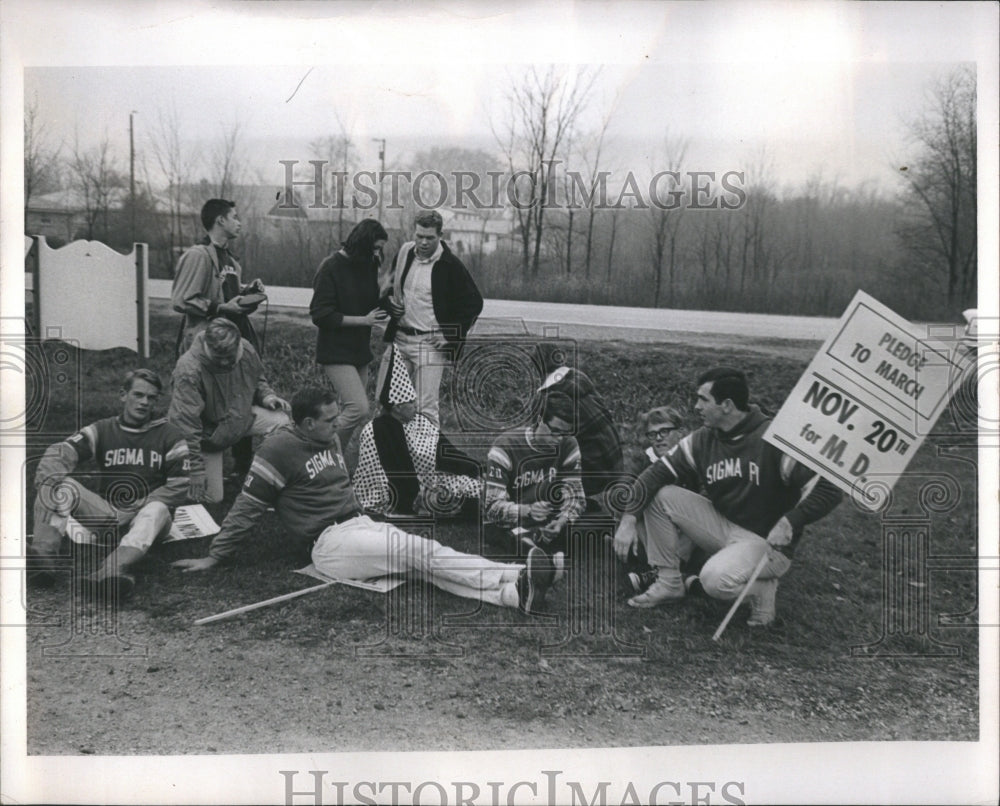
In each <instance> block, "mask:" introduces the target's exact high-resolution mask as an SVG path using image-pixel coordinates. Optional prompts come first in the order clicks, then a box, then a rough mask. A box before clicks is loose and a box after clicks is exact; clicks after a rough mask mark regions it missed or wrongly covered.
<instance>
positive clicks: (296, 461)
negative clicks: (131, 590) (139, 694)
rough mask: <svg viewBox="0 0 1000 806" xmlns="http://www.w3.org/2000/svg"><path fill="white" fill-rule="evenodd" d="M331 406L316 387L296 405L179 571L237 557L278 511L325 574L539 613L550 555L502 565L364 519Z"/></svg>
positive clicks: (534, 554)
mask: <svg viewBox="0 0 1000 806" xmlns="http://www.w3.org/2000/svg"><path fill="white" fill-rule="evenodd" d="M335 401H336V398H335V397H334V395H333V393H332V392H330V391H329V390H326V389H318V388H306V389H303V390H302V391H300V392H298V393H297V394H296V395H295V396H294V397H293V398H292V420H293V424H292V425H287V426H283V427H282V428H279V429H278V430H277V431H276V432H274V433H273V434H272V435H271V436H269V437H268V438H267V439H265V440H264V442H263V444H262V445H261V446H260V449H259V450H258V451H257V455H256V456H255V457H254V460H253V464H252V465H251V467H250V472H249V474H247V477H246V480H245V481H244V483H243V490H242V492H241V493H240V495H239V496H238V497H237V499H236V501H235V503H234V504H233V507H232V509H231V510H229V514H228V515H227V516H226V519H225V521H224V522H223V524H222V531H220V532H219V534H218V535H216V536H215V538H214V539H213V540H212V545H211V546H210V547H209V550H208V556H207V557H203V558H201V559H190V560H179V561H177V562H175V563H174V565H175V566H177V567H179V568H183V569H185V570H186V571H203V570H205V569H207V568H211V567H213V566H214V565H216V564H218V563H220V562H222V561H224V560H226V559H227V558H230V557H232V556H233V555H234V554H235V553H236V551H237V550H238V548H239V545H240V543H241V542H242V541H243V540H245V539H246V538H247V537H248V536H249V535H250V533H251V532H252V531H253V529H254V526H255V525H256V523H257V521H258V520H259V519H260V517H261V515H263V514H264V512H265V511H266V510H267V508H268V507H269V506H274V508H275V510H276V511H277V513H278V516H279V517H280V518H281V520H282V522H283V523H284V525H285V528H286V529H287V530H288V531H289V533H290V534H292V535H293V536H296V537H301V538H302V539H305V540H307V541H309V542H310V543H311V544H312V561H313V563H314V564H315V566H316V569H317V570H318V571H320V572H321V573H322V574H325V575H326V576H329V577H333V578H335V579H370V578H372V577H381V576H385V575H387V574H402V573H412V574H414V575H415V576H417V577H418V578H420V579H425V580H427V581H428V582H430V583H432V584H434V585H436V586H437V587H439V588H441V589H442V590H446V591H448V592H449V593H454V594H455V595H457V596H464V597H467V598H470V599H479V600H481V601H484V602H488V603H489V604H494V605H499V606H501V607H518V608H520V609H521V610H522V611H523V612H525V613H531V612H535V611H536V609H537V608H538V606H539V605H540V604H541V603H542V601H543V600H544V598H545V594H546V593H547V591H548V588H549V586H550V585H551V584H552V579H553V577H554V575H555V568H554V566H553V565H552V561H551V560H550V559H549V557H548V556H547V555H546V554H545V553H544V552H542V551H540V550H538V549H536V550H534V551H532V552H530V553H529V554H528V556H527V557H526V561H525V564H523V565H522V564H517V565H515V564H508V563H498V562H494V561H492V560H488V559H486V558H484V557H479V556H475V555H471V554H463V553H461V552H458V551H455V550H454V549H451V548H449V547H447V546H443V545H441V544H440V543H439V542H437V541H436V540H430V539H427V538H423V537H420V536H418V535H412V534H407V533H406V532H403V531H402V530H400V529H399V527H397V526H394V525H393V524H390V523H380V522H377V521H374V520H372V519H371V518H369V517H368V516H367V515H365V514H364V513H363V512H362V509H361V507H360V505H359V504H358V499H357V497H356V496H355V494H354V488H353V487H352V486H351V480H350V476H349V475H348V473H347V465H346V464H345V463H344V457H343V454H342V452H341V447H340V441H339V440H338V439H337V427H336V423H337V414H338V408H337V404H336V402H335Z"/></svg>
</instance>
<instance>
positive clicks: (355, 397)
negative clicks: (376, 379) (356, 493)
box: [309, 218, 389, 450]
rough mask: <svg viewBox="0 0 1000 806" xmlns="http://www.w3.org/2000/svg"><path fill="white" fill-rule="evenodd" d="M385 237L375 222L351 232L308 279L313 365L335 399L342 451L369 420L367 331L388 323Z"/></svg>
mask: <svg viewBox="0 0 1000 806" xmlns="http://www.w3.org/2000/svg"><path fill="white" fill-rule="evenodd" d="M388 238H389V236H388V234H387V233H386V231H385V228H384V227H383V226H382V225H381V224H380V223H379V222H378V221H376V220H375V219H373V218H366V219H365V220H364V221H362V222H360V223H359V224H358V225H357V226H356V227H355V228H354V229H352V230H351V233H350V235H348V236H347V240H346V241H344V244H343V246H342V247H341V248H340V249H339V250H338V251H337V252H335V253H334V254H332V255H330V256H329V257H328V258H326V259H325V260H324V261H323V262H322V263H321V264H320V266H319V269H318V270H317V271H316V277H315V278H314V279H313V298H312V302H311V303H310V304H309V316H310V318H311V319H312V321H313V324H314V325H316V327H318V328H319V334H318V335H317V337H316V363H318V364H319V365H320V367H321V368H322V370H323V374H324V375H326V377H327V379H328V380H329V381H330V384H331V385H332V386H333V388H334V391H336V393H337V395H338V396H339V397H340V416H339V417H338V418H337V435H338V436H339V437H340V447H341V450H344V449H346V448H347V443H348V442H349V441H350V439H351V435H352V434H353V433H354V429H355V428H357V427H358V426H359V425H361V424H362V423H364V422H365V420H367V419H368V365H369V364H370V363H371V360H372V352H371V332H372V326H374V325H380V324H384V323H385V322H387V321H388V319H389V316H388V314H387V313H386V312H385V311H384V310H382V309H381V308H380V307H379V288H378V269H379V265H380V264H381V263H382V247H383V246H384V245H385V242H386V241H387V240H388Z"/></svg>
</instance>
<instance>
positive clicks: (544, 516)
mask: <svg viewBox="0 0 1000 806" xmlns="http://www.w3.org/2000/svg"><path fill="white" fill-rule="evenodd" d="M551 514H552V504H550V503H549V502H548V501H535V503H534V504H531V505H530V506H529V507H528V517H529V518H531V519H532V520H533V521H544V520H548V517H549V515H551Z"/></svg>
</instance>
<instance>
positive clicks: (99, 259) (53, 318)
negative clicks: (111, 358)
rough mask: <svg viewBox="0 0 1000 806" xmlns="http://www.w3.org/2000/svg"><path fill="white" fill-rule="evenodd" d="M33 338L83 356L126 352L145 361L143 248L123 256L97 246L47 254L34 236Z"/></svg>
mask: <svg viewBox="0 0 1000 806" xmlns="http://www.w3.org/2000/svg"><path fill="white" fill-rule="evenodd" d="M37 241H38V245H37V248H38V254H37V258H36V259H37V264H36V265H37V271H36V287H35V288H34V298H35V305H36V306H37V316H36V321H37V322H38V328H39V330H38V335H39V336H40V337H41V338H43V339H46V338H61V339H66V340H67V341H74V342H76V343H78V344H79V346H80V347H82V348H83V349H85V350H108V349H111V348H112V347H127V348H128V349H130V350H135V351H136V352H138V353H139V355H140V356H142V357H143V358H148V357H149V302H148V299H147V296H146V294H147V291H146V286H147V283H148V278H149V270H148V264H147V261H148V257H147V250H146V244H138V243H137V244H135V245H134V247H133V250H132V253H131V254H128V255H123V254H121V253H119V252H116V251H115V250H114V249H112V248H110V247H109V246H106V245H105V244H103V243H100V242H99V241H74V242H73V243H69V244H66V246H63V247H62V248H60V249H52V248H51V247H50V246H49V245H48V244H47V243H46V242H45V238H44V237H42V236H37Z"/></svg>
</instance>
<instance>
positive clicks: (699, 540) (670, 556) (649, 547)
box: [642, 484, 753, 585]
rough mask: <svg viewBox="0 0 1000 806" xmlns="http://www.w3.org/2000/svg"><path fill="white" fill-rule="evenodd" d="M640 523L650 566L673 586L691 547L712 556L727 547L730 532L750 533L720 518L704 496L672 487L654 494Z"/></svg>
mask: <svg viewBox="0 0 1000 806" xmlns="http://www.w3.org/2000/svg"><path fill="white" fill-rule="evenodd" d="M642 520H643V523H644V525H645V531H646V542H645V546H646V556H647V557H648V558H649V564H650V565H652V566H653V567H654V568H657V569H659V570H660V578H661V579H665V580H666V581H668V582H671V581H672V582H673V584H674V585H679V584H682V580H681V572H680V565H681V560H682V559H686V558H687V557H690V556H691V550H692V547H693V545H692V544H694V545H697V546H699V547H701V548H702V549H703V550H704V551H706V552H707V553H709V554H714V553H715V552H717V551H719V550H720V549H722V548H724V547H725V546H726V544H727V543H728V542H729V537H730V534H731V532H732V530H734V529H735V530H739V531H741V532H745V533H746V534H747V535H752V534H753V533H752V532H747V531H746V530H745V529H741V528H740V527H739V526H736V524H734V523H731V522H730V521H728V520H727V519H726V518H724V517H722V515H720V514H719V513H718V512H717V511H716V509H715V507H713V506H712V502H711V501H709V500H708V499H707V498H705V497H704V496H702V495H698V493H694V492H691V491H690V490H686V489H684V488H683V487H677V486H676V485H673V484H671V485H668V486H666V487H664V488H662V489H661V490H659V492H657V493H656V497H655V498H654V499H653V501H652V502H651V503H650V504H649V506H647V507H646V510H645V512H643V517H642Z"/></svg>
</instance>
